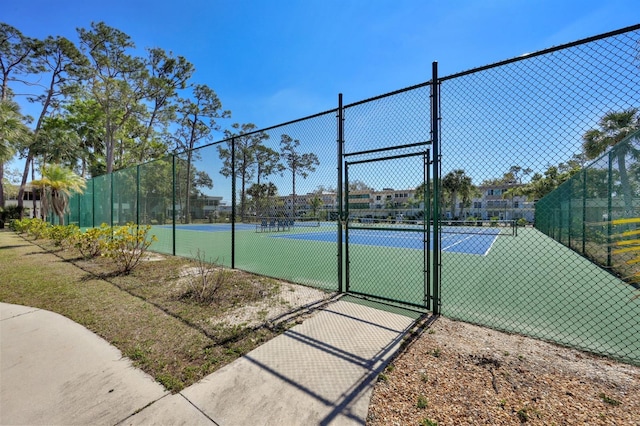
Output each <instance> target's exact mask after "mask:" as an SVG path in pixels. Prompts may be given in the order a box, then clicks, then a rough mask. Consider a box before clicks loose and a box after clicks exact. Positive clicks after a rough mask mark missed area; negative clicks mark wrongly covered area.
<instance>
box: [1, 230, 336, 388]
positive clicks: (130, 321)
mask: <svg viewBox="0 0 640 426" xmlns="http://www.w3.org/2000/svg"><path fill="white" fill-rule="evenodd" d="M36 243H37V244H38V245H34V244H33V243H32V242H29V241H27V240H25V239H23V238H22V237H19V236H17V235H16V234H14V233H11V232H8V231H3V232H0V252H1V256H0V270H2V271H3V276H2V279H3V285H2V286H0V301H3V302H7V303H14V304H20V305H26V306H33V307H37V308H42V309H47V310H51V311H54V312H58V313H60V314H62V315H64V316H66V317H68V318H70V319H72V320H74V321H76V322H78V323H80V324H82V325H84V326H85V327H87V328H89V329H90V330H92V331H94V332H95V333H97V334H98V335H100V336H102V337H103V338H105V339H106V340H107V341H109V342H111V343H112V344H113V345H115V346H116V347H117V348H118V349H120V350H121V351H122V353H123V354H124V355H126V356H127V357H129V358H131V360H132V361H133V362H134V365H136V366H138V367H140V368H141V369H143V370H144V371H146V372H147V373H149V374H150V375H152V376H153V377H155V378H156V380H157V381H159V382H160V383H162V384H163V385H164V386H165V387H166V388H167V389H169V390H171V391H173V392H176V391H179V390H181V389H182V388H184V387H186V386H189V385H190V384H192V383H194V382H196V381H198V380H199V379H201V378H203V377H204V376H206V375H208V374H210V373H212V372H213V371H215V370H217V369H218V368H220V367H222V366H224V365H226V364H228V363H229V362H231V361H233V360H235V359H237V358H238V357H239V356H241V355H243V354H245V353H247V352H249V351H250V350H252V349H254V348H255V347H257V346H259V345H260V344H262V343H264V342H266V341H268V340H269V339H271V338H273V337H275V336H277V335H278V334H280V333H281V332H282V331H283V330H286V328H287V327H289V325H290V324H291V322H288V321H284V320H283V321H275V322H274V321H270V319H271V320H272V319H273V318H276V317H279V316H280V315H281V313H282V312H291V311H294V310H296V309H297V308H299V307H300V306H302V305H303V304H307V303H314V302H319V301H321V300H323V299H327V298H329V297H330V296H331V295H330V294H328V293H325V292H321V291H313V292H308V296H307V297H306V298H305V297H300V298H297V299H291V298H287V297H288V296H289V293H301V294H302V293H303V292H305V291H306V290H304V287H301V286H294V285H292V284H289V283H283V282H279V281H277V280H273V279H270V278H265V277H259V276H255V275H252V274H248V273H245V272H242V271H235V270H229V269H224V268H222V271H223V273H224V274H225V276H224V280H222V285H221V286H220V287H219V288H218V290H217V291H216V294H215V297H214V298H212V299H211V300H209V301H196V300H194V299H193V298H191V297H188V288H187V287H188V284H187V279H188V276H189V271H191V272H193V268H196V269H197V268H198V266H197V265H194V262H193V261H190V260H189V259H184V258H177V257H172V256H162V255H156V254H150V256H149V257H148V258H147V259H144V260H143V261H142V262H141V263H140V264H139V265H138V267H137V268H136V269H134V270H133V271H131V273H130V274H129V275H121V274H119V273H118V272H117V270H116V267H115V266H114V265H113V263H112V262H110V261H109V259H105V258H96V259H91V260H86V259H84V258H83V257H82V256H80V255H79V253H78V252H76V251H73V250H68V249H64V248H61V247H58V246H55V245H54V244H53V243H52V242H49V241H46V240H38V241H36ZM209 266H210V265H209ZM209 266H207V268H208V267H209ZM211 268H213V269H214V270H215V269H216V268H219V267H216V266H211ZM292 289H293V290H292ZM283 293H284V294H285V295H284V296H282V294H283ZM256 306H260V308H258V309H257V310H256V308H255V307H256ZM252 307H253V308H252ZM276 308H277V309H276ZM239 312H243V314H239ZM240 317H241V318H242V321H238V320H237V318H240Z"/></svg>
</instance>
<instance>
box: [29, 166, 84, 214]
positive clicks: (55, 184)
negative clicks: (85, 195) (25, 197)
mask: <svg viewBox="0 0 640 426" xmlns="http://www.w3.org/2000/svg"><path fill="white" fill-rule="evenodd" d="M31 185H32V186H34V187H38V188H40V189H41V191H42V197H41V202H42V209H43V211H44V212H43V214H45V215H46V214H48V209H49V207H51V208H52V209H53V211H54V213H55V214H57V215H58V218H59V221H60V222H59V223H60V225H64V214H65V213H66V211H67V207H68V206H69V196H70V195H71V193H72V192H75V193H82V192H83V190H84V189H85V187H86V183H85V180H84V179H83V178H81V177H80V176H78V175H77V174H75V173H74V172H73V170H71V169H67V168H64V167H61V166H59V165H57V164H52V165H49V166H43V168H42V179H38V180H34V181H32V182H31Z"/></svg>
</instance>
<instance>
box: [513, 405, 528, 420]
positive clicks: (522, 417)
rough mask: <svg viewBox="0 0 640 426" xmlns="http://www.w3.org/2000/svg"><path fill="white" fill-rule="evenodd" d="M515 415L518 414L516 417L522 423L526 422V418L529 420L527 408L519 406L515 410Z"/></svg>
mask: <svg viewBox="0 0 640 426" xmlns="http://www.w3.org/2000/svg"><path fill="white" fill-rule="evenodd" d="M516 415H517V416H518V418H519V419H520V421H521V422H522V423H524V422H526V421H527V420H529V412H528V411H527V408H526V407H524V408H521V409H519V410H518V411H517V412H516Z"/></svg>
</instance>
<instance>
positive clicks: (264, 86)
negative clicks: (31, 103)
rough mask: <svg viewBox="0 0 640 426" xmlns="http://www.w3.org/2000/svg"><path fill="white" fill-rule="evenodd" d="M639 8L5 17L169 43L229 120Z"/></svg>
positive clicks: (297, 110) (580, 29)
mask: <svg viewBox="0 0 640 426" xmlns="http://www.w3.org/2000/svg"><path fill="white" fill-rule="evenodd" d="M637 10H638V7H637V0H607V1H606V2H603V1H601V0H598V1H594V0H529V1H525V0H449V1H434V0H422V1H420V0H393V1H387V0H351V1H349V0H341V1H339V0H322V1H320V0H306V1H303V0H298V1H293V0H290V1H284V0H271V1H261V0H254V1H248V0H209V1H205V0H181V1H167V0H154V1H148V0H129V1H126V2H125V1H122V0H112V1H105V2H93V1H87V0H82V1H79V0H66V1H65V0H60V1H58V2H51V1H49V0H47V1H43V0H31V1H24V0H3V6H2V9H1V14H0V21H2V22H6V23H8V24H10V25H13V26H15V27H17V28H18V29H19V30H20V31H22V32H23V33H24V34H25V35H28V36H31V37H37V38H44V37H46V36H49V35H54V36H56V35H61V36H65V37H67V38H69V39H71V40H73V41H77V31H76V29H77V28H78V27H83V28H89V27H90V25H91V22H92V21H93V22H99V21H104V22H105V23H106V24H107V25H110V26H112V27H115V28H118V29H119V30H121V31H123V32H125V33H126V34H128V35H129V36H131V38H132V40H133V41H134V42H135V43H136V46H137V48H138V49H140V54H143V50H144V49H145V48H148V47H161V48H163V49H165V50H167V51H172V52H173V53H174V54H175V55H182V56H185V57H186V58H187V59H188V60H189V61H190V62H192V63H193V64H194V65H195V68H196V73H195V74H194V77H193V79H192V81H193V82H194V83H200V84H207V85H208V86H210V87H211V88H213V89H214V90H215V91H216V92H217V94H218V96H219V98H220V99H221V101H222V104H223V107H224V109H228V110H231V111H232V119H231V120H227V121H226V122H223V123H221V124H222V126H223V128H225V127H229V126H230V125H231V124H232V123H235V122H238V123H254V124H256V126H257V127H258V128H265V127H269V126H273V125H277V124H280V123H283V122H287V121H290V120H294V119H298V118H302V117H305V116H308V115H312V114H316V113H318V112H322V111H327V110H330V109H334V108H335V107H336V106H337V98H338V93H343V94H344V102H345V104H349V103H352V102H356V101H360V100H362V99H366V98H369V97H373V96H377V95H380V94H383V93H387V92H391V91H395V90H398V89H401V88H404V87H408V86H412V85H415V84H419V83H422V82H425V81H427V80H429V79H430V78H431V63H432V61H438V62H439V68H440V76H446V75H449V74H453V73H456V72H459V71H463V70H467V69H471V68H475V67H479V66H483V65H486V64H489V63H493V62H497V61H500V60H504V59H509V58H513V57H516V56H520V55H523V54H526V53H530V52H534V51H537V50H541V49H545V48H548V47H551V46H556V45H560V44H564V43H568V42H572V41H575V40H579V39H582V38H586V37H590V36H594V35H598V34H601V33H604V32H608V31H613V30H616V29H619V28H623V27H626V26H630V25H634V24H637V23H638V17H639V16H640V15H638V13H637ZM19 101H20V100H19ZM21 104H23V111H24V112H27V113H30V114H32V115H34V114H35V113H36V112H37V110H34V111H33V112H31V111H30V109H29V107H28V106H26V105H25V104H26V102H24V100H23V102H21ZM215 139H217V140H220V139H222V134H220V135H218V136H217V137H216V138H215ZM578 142H579V141H578ZM571 149H572V150H573V151H575V149H574V148H571ZM573 151H571V150H570V152H569V151H568V154H567V155H570V154H571V153H573ZM332 152H333V151H332ZM565 157H566V156H565ZM564 160H565V158H564V157H563V161H564ZM325 163H326V162H325ZM22 164H23V163H21V162H20V161H14V163H12V164H10V165H9V167H16V168H20V169H22V167H23V165H22ZM523 164H524V163H523ZM525 165H528V163H527V164H525ZM326 167H329V170H331V171H332V172H333V173H335V170H334V169H335V166H334V165H333V164H330V165H326ZM540 167H542V166H540ZM540 167H538V168H540ZM538 168H536V171H542V169H540V170H538ZM469 171H470V172H472V171H471V170H470V169H469ZM490 172H491V173H493V174H495V175H496V176H490V177H499V176H500V174H501V173H502V172H503V171H502V170H491V171H490ZM215 176H217V174H215ZM486 177H487V176H482V175H481V174H479V173H475V174H474V179H475V181H474V182H475V183H479V181H481V180H482V179H484V178H486ZM216 179H220V176H217V178H216ZM318 179H320V177H318ZM305 183H306V186H308V187H306V188H300V189H301V190H311V189H313V188H314V187H315V186H316V185H318V184H319V183H320V182H319V181H313V180H311V179H308V180H307V181H306V182H305ZM322 183H325V182H324V181H322ZM216 188H217V189H216V191H219V190H221V188H223V185H219V184H216ZM281 189H282V192H283V193H287V192H286V191H287V190H288V189H287V188H286V187H285V186H283V187H282V188H281ZM227 197H228V194H225V198H227Z"/></svg>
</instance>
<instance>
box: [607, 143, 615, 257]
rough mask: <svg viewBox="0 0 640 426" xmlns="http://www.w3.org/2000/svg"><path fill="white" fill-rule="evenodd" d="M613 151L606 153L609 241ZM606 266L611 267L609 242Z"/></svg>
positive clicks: (611, 218)
mask: <svg viewBox="0 0 640 426" xmlns="http://www.w3.org/2000/svg"><path fill="white" fill-rule="evenodd" d="M613 151H614V150H611V151H609V154H608V155H607V157H608V160H609V167H608V169H609V170H608V173H607V179H608V191H607V238H606V241H607V242H610V241H611V231H612V229H613V226H612V221H613V215H612V210H613V196H612V194H613ZM607 266H608V267H611V244H607Z"/></svg>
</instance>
